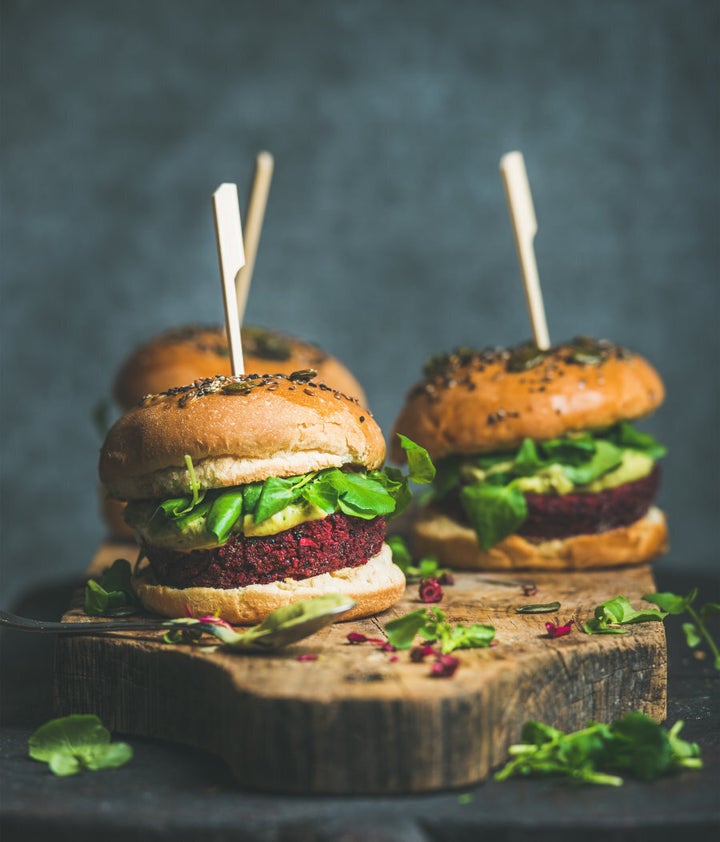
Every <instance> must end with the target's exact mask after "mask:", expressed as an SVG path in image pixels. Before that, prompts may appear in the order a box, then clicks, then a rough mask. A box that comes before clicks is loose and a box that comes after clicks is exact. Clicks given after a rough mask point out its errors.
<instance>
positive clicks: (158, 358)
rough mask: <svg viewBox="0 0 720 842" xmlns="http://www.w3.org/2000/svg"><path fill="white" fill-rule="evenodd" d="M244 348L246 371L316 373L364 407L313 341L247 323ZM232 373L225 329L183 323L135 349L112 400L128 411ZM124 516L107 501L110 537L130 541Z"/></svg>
mask: <svg viewBox="0 0 720 842" xmlns="http://www.w3.org/2000/svg"><path fill="white" fill-rule="evenodd" d="M242 349H243V357H244V362H245V370H246V371H268V370H272V371H275V372H281V373H283V374H291V373H292V372H293V371H301V370H306V369H314V370H315V371H317V373H318V379H319V380H321V381H322V382H323V383H325V384H327V385H328V386H331V387H332V388H333V389H338V390H339V391H341V392H343V393H344V394H346V395H350V396H351V397H354V398H357V399H358V401H359V402H360V403H361V404H364V403H365V393H364V392H363V389H362V387H361V386H360V383H359V382H358V381H357V379H356V378H355V377H354V375H353V374H352V373H351V372H350V370H349V369H348V368H346V367H345V366H344V365H343V364H342V363H341V362H340V361H339V360H338V359H337V357H334V356H332V355H331V354H328V353H327V352H326V351H323V350H322V349H321V348H319V347H318V346H317V345H314V344H313V343H311V342H306V341H305V340H304V339H299V338H298V337H296V336H292V335H290V334H288V333H284V332H283V331H279V330H270V329H268V328H264V327H258V326H255V325H245V326H244V327H243V330H242ZM231 373H232V370H231V365H230V352H229V350H228V343H227V332H226V329H225V326H224V325H223V326H217V325H185V326H183V327H175V328H170V329H169V330H166V331H164V332H163V333H160V334H158V335H156V336H153V337H152V338H150V339H148V340H147V341H146V342H144V343H142V344H141V345H139V346H138V347H137V348H135V349H134V350H133V351H132V353H130V354H129V356H128V357H126V359H125V360H124V361H123V363H122V365H121V366H120V369H119V370H118V373H117V376H116V377H115V382H114V384H113V396H114V398H115V402H116V404H117V405H118V406H119V407H120V408H121V409H122V410H123V411H127V410H129V409H132V408H133V407H134V406H136V405H137V404H138V402H139V401H140V400H142V398H143V397H145V395H149V394H155V393H158V392H164V391H165V390H166V389H170V388H172V387H173V386H178V385H179V384H183V383H192V382H193V381H194V380H196V379H198V378H205V377H213V376H214V375H216V374H225V375H229V374H231ZM123 512H124V505H123V504H122V503H120V502H119V501H118V500H113V499H111V498H107V497H106V498H104V499H103V503H102V515H103V519H104V521H105V523H106V525H107V527H108V529H109V531H110V534H111V535H113V536H114V537H116V538H118V539H120V540H125V541H132V540H133V534H132V532H131V531H130V529H129V527H128V526H127V524H126V523H125V520H124V519H123Z"/></svg>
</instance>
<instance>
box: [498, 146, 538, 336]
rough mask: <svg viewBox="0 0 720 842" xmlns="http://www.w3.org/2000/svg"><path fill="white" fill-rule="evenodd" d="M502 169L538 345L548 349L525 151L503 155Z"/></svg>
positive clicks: (535, 223) (535, 220)
mask: <svg viewBox="0 0 720 842" xmlns="http://www.w3.org/2000/svg"><path fill="white" fill-rule="evenodd" d="M500 172H501V173H502V177H503V183H504V184H505V194H506V196H507V201H508V205H509V207H510V219H511V221H512V225H513V231H514V232H515V245H516V246H517V252H518V258H519V259H520V271H521V272H522V277H523V285H524V287H525V298H526V300H527V306H528V312H529V314H530V324H531V326H532V332H533V336H534V338H535V344H536V345H537V346H538V348H540V350H545V349H546V348H549V347H550V336H549V335H548V328H547V321H546V320H545V307H544V305H543V298H542V290H541V289H540V278H539V277H538V269H537V262H536V260H535V249H534V247H533V240H534V239H535V235H536V234H537V227H538V226H537V219H536V217H535V208H534V207H533V200H532V194H531V193H530V184H529V183H528V177H527V170H526V169H525V159H524V158H523V156H522V153H521V152H508V153H507V154H505V155H503V156H502V158H501V159H500Z"/></svg>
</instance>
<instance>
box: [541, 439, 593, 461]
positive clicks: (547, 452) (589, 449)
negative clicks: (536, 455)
mask: <svg viewBox="0 0 720 842" xmlns="http://www.w3.org/2000/svg"><path fill="white" fill-rule="evenodd" d="M538 447H539V451H540V453H541V454H542V456H543V457H544V459H545V460H546V461H547V462H559V463H562V464H564V465H581V464H583V463H584V462H587V461H589V460H590V459H592V457H593V455H594V453H595V450H596V442H595V439H594V437H593V436H592V434H591V433H587V432H583V433H578V434H576V435H574V436H564V437H563V438H557V439H550V440H549V441H544V442H541V443H540V445H539V446H538Z"/></svg>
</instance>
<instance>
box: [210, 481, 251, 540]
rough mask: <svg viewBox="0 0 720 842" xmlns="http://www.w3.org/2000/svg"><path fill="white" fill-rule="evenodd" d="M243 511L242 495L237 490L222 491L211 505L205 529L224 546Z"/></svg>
mask: <svg viewBox="0 0 720 842" xmlns="http://www.w3.org/2000/svg"><path fill="white" fill-rule="evenodd" d="M242 511H243V493H242V491H241V490H240V489H239V488H233V489H231V490H230V491H223V492H222V493H221V494H219V495H218V496H217V497H216V498H215V499H214V500H213V501H212V503H211V505H210V509H209V511H208V514H207V526H206V529H207V531H208V532H210V533H211V534H212V535H214V536H215V538H216V539H217V541H218V543H220V544H224V543H225V541H227V539H228V537H229V535H230V532H231V530H232V528H233V526H234V525H235V523H236V522H237V520H238V518H239V517H240V515H241V514H242Z"/></svg>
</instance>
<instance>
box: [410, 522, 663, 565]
mask: <svg viewBox="0 0 720 842" xmlns="http://www.w3.org/2000/svg"><path fill="white" fill-rule="evenodd" d="M411 534H412V543H413V549H414V551H415V553H416V554H417V555H418V556H426V555H433V556H435V557H436V558H437V559H438V560H439V561H440V563H441V564H443V565H446V566H448V567H450V568H459V569H463V570H544V571H547V570H591V569H594V568H603V567H619V566H621V565H631V564H645V563H647V562H648V561H650V560H652V559H653V558H655V556H658V555H660V554H661V553H664V552H666V551H667V544H668V531H667V524H666V522H665V516H664V514H663V513H662V512H661V511H660V509H657V508H655V507H653V508H651V509H650V510H649V511H648V513H647V514H646V515H645V517H643V518H641V519H640V520H637V521H635V523H633V524H631V525H630V526H623V527H620V528H618V529H611V530H609V531H608V532H600V533H598V534H597V535H574V536H572V537H570V538H564V539H559V538H557V539H554V540H551V541H531V540H528V539H526V538H521V537H520V536H519V535H510V536H509V537H508V538H505V539H504V540H503V541H501V542H500V543H499V544H496V545H495V546H494V547H491V548H490V549H489V550H481V549H480V547H479V546H478V543H477V538H476V536H475V532H474V531H473V530H472V529H471V528H470V527H468V526H465V525H463V524H461V523H458V521H456V520H453V519H452V518H450V517H448V516H447V515H445V514H443V513H442V512H440V511H438V510H437V509H435V508H434V507H433V506H428V507H426V508H424V509H422V510H421V511H420V512H419V515H418V517H417V519H416V520H415V522H414V523H413V526H412V531H411Z"/></svg>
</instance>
